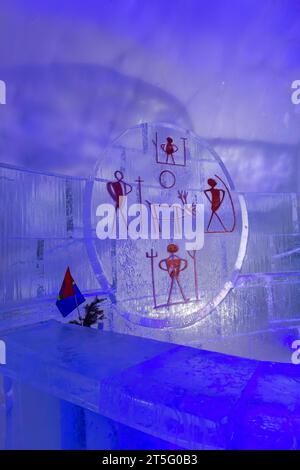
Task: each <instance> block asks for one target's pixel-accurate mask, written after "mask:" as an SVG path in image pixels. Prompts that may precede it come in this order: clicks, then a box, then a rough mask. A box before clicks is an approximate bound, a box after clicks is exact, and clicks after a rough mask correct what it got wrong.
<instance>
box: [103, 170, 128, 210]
mask: <svg viewBox="0 0 300 470" xmlns="http://www.w3.org/2000/svg"><path fill="white" fill-rule="evenodd" d="M114 176H115V178H116V181H109V182H108V183H106V188H107V191H108V193H109V195H110V196H111V198H112V199H113V201H114V202H115V210H116V212H115V214H116V213H117V210H118V209H120V200H119V198H120V197H122V196H127V195H128V194H129V193H131V191H132V186H131V185H130V184H129V183H126V182H125V181H124V175H123V173H122V171H115V173H114ZM121 209H122V208H121ZM121 214H122V210H121ZM122 216H123V218H124V215H123V214H122Z"/></svg>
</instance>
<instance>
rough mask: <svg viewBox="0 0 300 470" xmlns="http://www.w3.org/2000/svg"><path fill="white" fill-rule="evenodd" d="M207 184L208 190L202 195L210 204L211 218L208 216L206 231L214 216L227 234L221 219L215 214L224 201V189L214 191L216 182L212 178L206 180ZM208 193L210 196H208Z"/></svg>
mask: <svg viewBox="0 0 300 470" xmlns="http://www.w3.org/2000/svg"><path fill="white" fill-rule="evenodd" d="M207 183H208V184H209V186H210V189H205V190H204V194H205V196H206V197H207V199H208V200H209V202H210V203H211V216H210V219H209V222H208V226H207V229H206V230H207V231H208V229H209V227H210V224H211V222H212V219H213V216H216V217H217V219H218V220H219V222H220V224H221V225H222V227H223V229H224V230H225V232H227V229H226V227H225V226H224V224H223V222H222V220H221V218H220V217H219V215H218V214H217V210H218V209H219V208H220V207H221V205H222V202H223V201H224V197H225V191H224V189H216V188H215V186H216V185H217V182H216V180H214V179H213V178H209V179H208V180H207ZM209 193H210V196H209Z"/></svg>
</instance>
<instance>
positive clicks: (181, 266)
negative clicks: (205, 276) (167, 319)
mask: <svg viewBox="0 0 300 470" xmlns="http://www.w3.org/2000/svg"><path fill="white" fill-rule="evenodd" d="M167 250H168V252H169V253H170V256H169V257H168V258H165V259H162V260H161V261H160V262H159V264H158V266H159V268H160V269H162V270H163V271H167V273H168V274H169V276H170V278H171V286H170V290H169V295H168V301H167V305H170V300H171V295H172V291H173V288H174V284H175V283H176V284H177V286H178V287H179V290H180V292H181V295H182V298H183V300H184V302H188V299H187V298H186V296H185V294H184V292H183V289H182V287H181V284H180V282H179V275H180V273H181V272H182V271H184V270H185V269H186V268H187V265H188V262H187V260H186V259H183V258H179V256H177V255H175V253H177V251H178V246H177V245H175V244H174V243H170V245H168V247H167Z"/></svg>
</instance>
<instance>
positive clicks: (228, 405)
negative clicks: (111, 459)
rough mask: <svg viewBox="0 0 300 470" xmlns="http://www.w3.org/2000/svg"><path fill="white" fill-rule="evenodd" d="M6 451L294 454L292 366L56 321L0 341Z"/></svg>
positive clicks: (299, 419)
mask: <svg viewBox="0 0 300 470" xmlns="http://www.w3.org/2000/svg"><path fill="white" fill-rule="evenodd" d="M1 339H2V340H3V341H5V343H6V364H5V365H1V366H0V371H1V374H2V377H3V382H4V390H5V414H6V416H5V422H6V429H5V448H7V449H10V448H19V449H31V448H34V449H36V448H41V449H44V448H52V449H138V448H144V449H147V448H150V449H264V448H267V449H297V448H300V442H299V436H300V393H299V386H300V377H299V370H298V368H297V366H295V365H292V364H282V363H271V362H262V361H255V360H249V359H245V358H240V357H235V356H229V355H224V354H220V353H215V352H209V351H204V350H199V349H194V348H190V347H186V346H178V345H174V344H169V343H164V342H159V341H155V340H150V339H145V338H141V337H136V336H130V335H122V334H118V333H113V332H107V331H99V330H93V329H89V328H83V327H79V326H77V325H69V324H61V323H59V322H57V321H55V320H50V321H47V322H44V323H40V324H36V325H31V326H25V327H20V328H18V329H14V330H13V331H10V332H6V333H2V334H1Z"/></svg>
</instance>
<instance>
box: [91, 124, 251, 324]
mask: <svg viewBox="0 0 300 470" xmlns="http://www.w3.org/2000/svg"><path fill="white" fill-rule="evenodd" d="M120 196H122V197H123V198H124V196H126V204H127V209H126V211H125V206H124V205H121V204H120V199H119V197H120ZM102 204H109V205H110V206H111V207H112V208H113V209H114V210H115V220H114V222H113V223H114V224H115V226H116V230H117V229H118V228H119V225H120V224H122V226H123V229H124V227H127V229H129V226H130V223H131V221H132V220H133V218H131V216H130V215H129V214H130V210H131V209H130V208H132V207H133V208H134V206H133V205H134V204H142V205H143V206H144V207H145V208H146V210H148V214H149V219H147V220H148V226H147V227H146V229H145V227H143V230H144V231H143V233H144V234H145V233H147V235H148V236H147V238H145V237H144V238H143V239H141V238H140V239H132V237H130V236H129V235H128V236H127V239H120V238H119V237H118V235H117V237H116V239H109V238H107V239H101V240H100V239H99V238H98V237H97V224H98V223H99V210H98V207H99V205H102ZM122 204H123V203H122ZM162 204H164V206H165V207H167V208H168V207H169V208H171V207H172V206H174V205H175V206H174V207H175V208H174V211H173V212H171V213H172V214H173V215H172V220H171V222H172V223H173V231H172V226H171V231H170V237H169V238H167V239H162V238H161V237H162V231H163V218H164V214H161V213H160V212H159V209H158V208H159V207H160V206H161V205H162ZM184 204H189V205H190V206H189V207H190V211H191V214H193V213H194V212H193V211H194V209H193V208H194V207H195V205H196V204H198V205H199V206H202V208H203V210H204V222H203V231H204V245H203V247H202V248H201V249H194V247H193V248H192V249H191V248H188V247H187V244H186V242H187V240H186V239H185V238H184V236H183V238H182V239H179V238H175V237H174V227H175V226H176V224H177V229H178V230H179V231H180V228H178V227H179V226H178V224H180V223H183V225H182V230H183V231H184V222H183V213H184V212H183V207H184ZM181 211H182V212H181ZM84 212H85V213H84V215H85V217H84V218H85V233H86V243H87V249H88V254H89V257H90V260H91V264H92V267H93V270H94V272H95V274H96V277H97V279H98V281H99V284H100V286H101V288H102V289H104V290H107V291H109V292H110V297H111V299H112V301H113V302H114V303H115V305H116V309H117V311H118V312H119V313H120V314H121V315H123V316H124V317H125V318H126V319H128V320H130V321H132V322H134V323H137V324H140V325H143V326H148V327H151V328H164V327H176V328H178V327H186V326H188V325H191V324H193V323H195V322H198V321H200V320H201V319H203V318H204V317H206V316H207V315H209V314H210V312H212V310H214V309H215V308H216V306H217V305H218V304H219V303H220V302H221V301H222V300H223V299H224V298H225V297H226V295H227V294H228V292H229V291H230V290H231V288H232V287H233V285H234V282H235V280H236V278H237V275H238V272H239V270H240V269H241V266H242V262H243V258H244V255H245V250H246V244H247V237H248V219H247V210H246V206H245V201H244V199H243V196H241V195H239V194H237V193H236V192H235V190H234V186H233V183H232V181H231V178H230V176H229V174H228V172H227V170H226V168H225V166H224V164H223V163H222V161H221V159H220V158H219V157H218V155H217V154H216V152H215V151H214V150H213V149H212V148H210V146H209V145H208V144H207V143H206V142H205V141H203V140H202V139H200V138H199V137H198V136H196V135H195V134H194V133H192V132H190V131H188V130H184V129H180V128H178V127H175V126H172V125H168V124H163V123H157V124H155V123H151V124H141V125H138V126H136V127H134V128H131V129H128V130H127V131H126V132H124V133H123V134H122V135H121V136H120V137H119V138H118V139H116V140H115V141H114V142H113V143H112V144H111V146H110V147H108V148H107V150H106V151H105V152H104V154H103V155H102V156H101V158H100V159H99V162H98V164H97V167H96V170H95V174H94V178H93V179H91V181H90V182H89V184H88V185H87V190H86V203H85V211H84ZM124 213H126V214H127V215H126V220H125V218H124ZM132 213H133V212H132ZM97 214H98V215H97ZM191 217H192V218H193V215H191ZM194 223H195V221H194ZM153 227H154V228H155V229H153ZM139 229H140V227H139ZM151 230H154V231H155V233H156V235H157V233H158V234H159V239H153V237H152V238H151V235H153V233H152V231H151ZM177 233H178V232H177ZM195 233H196V231H195ZM197 233H198V232H197ZM198 235H199V237H200V234H199V233H198ZM123 238H124V237H123Z"/></svg>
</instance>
